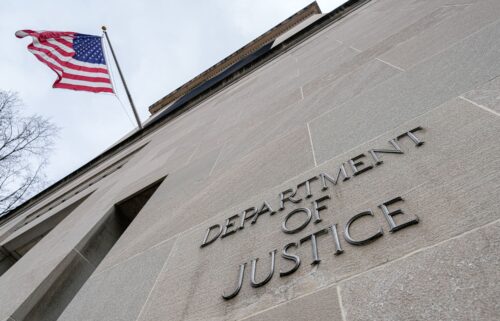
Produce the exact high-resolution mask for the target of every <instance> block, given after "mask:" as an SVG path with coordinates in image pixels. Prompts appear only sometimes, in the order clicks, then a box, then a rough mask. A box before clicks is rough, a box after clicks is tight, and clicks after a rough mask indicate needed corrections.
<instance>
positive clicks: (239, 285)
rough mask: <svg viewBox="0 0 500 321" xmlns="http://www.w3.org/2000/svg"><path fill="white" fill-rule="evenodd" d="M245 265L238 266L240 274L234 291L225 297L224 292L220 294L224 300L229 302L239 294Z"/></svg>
mask: <svg viewBox="0 0 500 321" xmlns="http://www.w3.org/2000/svg"><path fill="white" fill-rule="evenodd" d="M245 265H246V263H243V264H240V272H239V274H238V285H237V286H236V289H235V290H234V291H233V293H231V294H229V295H226V294H225V293H224V292H223V293H222V298H224V300H230V299H232V298H234V297H235V296H237V295H238V293H239V292H240V290H241V286H242V284H243V275H244V274H245Z"/></svg>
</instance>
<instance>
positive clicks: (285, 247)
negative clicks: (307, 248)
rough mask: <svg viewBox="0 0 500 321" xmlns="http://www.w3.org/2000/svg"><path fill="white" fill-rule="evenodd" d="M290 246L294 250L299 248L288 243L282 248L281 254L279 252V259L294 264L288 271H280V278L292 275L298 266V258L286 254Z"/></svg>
mask: <svg viewBox="0 0 500 321" xmlns="http://www.w3.org/2000/svg"><path fill="white" fill-rule="evenodd" d="M292 246H293V247H295V248H297V247H299V245H298V244H297V243H295V242H294V243H288V244H287V245H285V246H284V247H283V252H281V257H282V258H284V259H285V260H290V261H293V262H295V264H294V266H293V267H292V268H291V269H290V270H288V271H281V270H280V277H283V276H287V275H290V274H292V273H293V272H295V271H297V269H298V268H299V266H300V258H299V257H298V256H297V255H293V254H290V253H288V252H287V250H288V248H290V247H292Z"/></svg>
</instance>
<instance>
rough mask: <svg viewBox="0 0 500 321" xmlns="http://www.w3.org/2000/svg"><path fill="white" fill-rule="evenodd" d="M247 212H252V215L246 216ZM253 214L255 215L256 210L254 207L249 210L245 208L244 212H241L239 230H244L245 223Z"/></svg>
mask: <svg viewBox="0 0 500 321" xmlns="http://www.w3.org/2000/svg"><path fill="white" fill-rule="evenodd" d="M248 212H252V215H249V216H247V214H248ZM255 214H257V209H256V208H255V207H253V206H252V207H250V208H247V209H246V210H244V211H243V212H241V223H240V227H239V229H240V230H241V229H244V228H245V221H246V220H248V219H250V218H252V217H254V216H255ZM254 220H255V221H257V220H256V219H254ZM252 223H253V220H252Z"/></svg>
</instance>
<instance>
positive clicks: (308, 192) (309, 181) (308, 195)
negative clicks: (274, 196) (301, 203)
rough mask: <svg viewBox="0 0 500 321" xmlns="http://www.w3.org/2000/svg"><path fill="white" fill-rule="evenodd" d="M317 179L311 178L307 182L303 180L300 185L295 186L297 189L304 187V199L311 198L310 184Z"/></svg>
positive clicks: (316, 177) (315, 177)
mask: <svg viewBox="0 0 500 321" xmlns="http://www.w3.org/2000/svg"><path fill="white" fill-rule="evenodd" d="M317 179H318V176H314V177H311V178H309V179H308V180H305V181H303V182H302V183H299V184H298V185H297V189H299V187H301V186H302V185H304V186H305V187H306V198H310V197H311V196H312V193H311V182H312V181H315V180H317Z"/></svg>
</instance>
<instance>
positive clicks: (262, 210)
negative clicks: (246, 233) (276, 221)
mask: <svg viewBox="0 0 500 321" xmlns="http://www.w3.org/2000/svg"><path fill="white" fill-rule="evenodd" d="M267 212H270V213H269V215H274V214H275V213H276V212H275V211H274V210H273V208H272V207H271V205H269V203H268V202H266V201H264V204H262V206H261V208H260V210H259V211H258V212H257V215H255V216H254V218H253V220H252V224H255V223H257V219H258V218H259V216H261V215H262V214H264V213H267Z"/></svg>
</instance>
